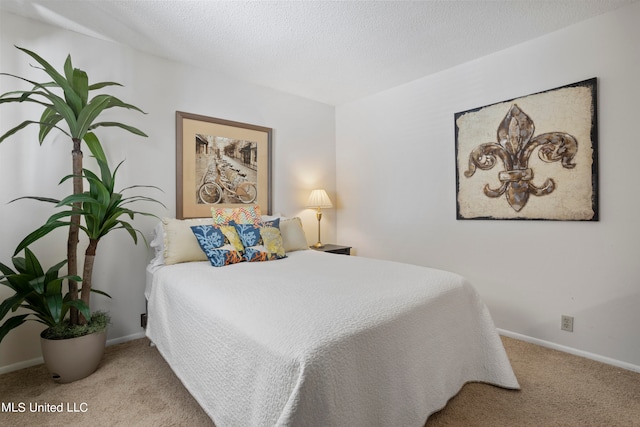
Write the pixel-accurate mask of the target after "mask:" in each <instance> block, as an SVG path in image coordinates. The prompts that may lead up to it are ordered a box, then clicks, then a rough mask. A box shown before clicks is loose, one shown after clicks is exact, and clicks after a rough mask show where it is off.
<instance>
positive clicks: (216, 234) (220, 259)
mask: <svg viewBox="0 0 640 427" xmlns="http://www.w3.org/2000/svg"><path fill="white" fill-rule="evenodd" d="M191 231H193V234H194V236H196V239H197V240H198V244H199V245H200V247H201V248H202V250H203V251H204V253H205V254H206V255H207V258H209V262H211V265H212V266H214V267H224V266H225V265H229V264H236V263H238V262H242V261H244V258H243V256H242V252H239V251H237V250H236V248H235V247H234V245H233V244H231V242H230V241H229V239H228V238H227V236H226V235H225V233H223V231H222V230H221V229H220V227H219V226H215V225H195V226H192V227H191Z"/></svg>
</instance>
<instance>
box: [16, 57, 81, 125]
mask: <svg viewBox="0 0 640 427" xmlns="http://www.w3.org/2000/svg"><path fill="white" fill-rule="evenodd" d="M16 48H18V49H20V50H21V51H23V52H25V53H26V54H27V55H29V56H31V57H32V58H33V59H35V60H36V61H38V63H39V64H40V65H42V67H43V70H44V71H45V72H46V73H47V74H48V75H49V76H50V77H51V78H52V79H53V81H55V82H56V83H57V84H58V85H59V86H60V88H61V89H62V90H63V91H64V97H65V99H66V101H67V104H68V105H69V106H70V107H71V109H72V110H73V111H74V112H75V114H78V113H79V112H80V110H82V100H81V99H80V97H79V96H78V94H76V93H75V92H74V90H73V87H72V86H71V84H70V83H69V82H68V81H67V80H66V79H65V78H64V77H63V76H62V75H61V74H60V73H58V71H56V69H55V68H53V67H52V66H51V64H49V63H48V62H47V61H45V60H44V59H43V58H41V57H40V56H39V55H38V54H37V53H35V52H31V51H30V50H27V49H24V48H21V47H19V46H16Z"/></svg>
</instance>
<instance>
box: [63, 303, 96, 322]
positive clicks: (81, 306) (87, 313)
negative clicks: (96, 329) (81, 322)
mask: <svg viewBox="0 0 640 427" xmlns="http://www.w3.org/2000/svg"><path fill="white" fill-rule="evenodd" d="M67 304H68V305H70V306H71V307H75V308H77V309H78V311H79V312H80V313H82V315H83V316H84V318H85V319H91V310H90V309H89V306H87V304H85V303H84V301H82V300H80V299H76V300H71V301H69V302H68V303H67Z"/></svg>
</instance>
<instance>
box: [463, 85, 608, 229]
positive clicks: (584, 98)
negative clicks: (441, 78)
mask: <svg viewBox="0 0 640 427" xmlns="http://www.w3.org/2000/svg"><path fill="white" fill-rule="evenodd" d="M596 83H597V81H596V79H595V78H593V79H590V80H585V81H583V82H578V83H574V84H571V85H567V86H563V87H560V88H556V89H551V90H548V91H544V92H539V93H535V94H532V95H527V96H524V97H521V98H516V99H512V100H509V101H504V102H501V103H497V104H492V105H488V106H485V107H480V108H476V109H473V110H468V111H464V112H461V113H456V114H455V123H456V129H455V130H456V194H457V198H456V207H457V210H456V215H457V218H458V219H551V220H578V221H597V220H598V193H597V172H598V169H597V115H596V111H597V108H596V107H597V99H596ZM534 122H535V123H534Z"/></svg>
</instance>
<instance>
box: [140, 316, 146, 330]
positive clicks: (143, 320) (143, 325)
mask: <svg viewBox="0 0 640 427" xmlns="http://www.w3.org/2000/svg"><path fill="white" fill-rule="evenodd" d="M140 326H142V328H143V329H146V328H147V313H142V314H141V315H140Z"/></svg>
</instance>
